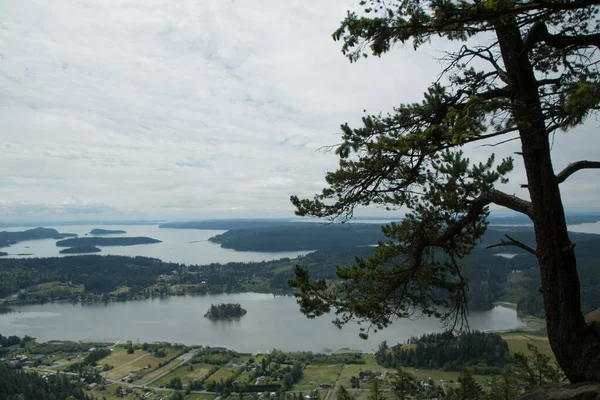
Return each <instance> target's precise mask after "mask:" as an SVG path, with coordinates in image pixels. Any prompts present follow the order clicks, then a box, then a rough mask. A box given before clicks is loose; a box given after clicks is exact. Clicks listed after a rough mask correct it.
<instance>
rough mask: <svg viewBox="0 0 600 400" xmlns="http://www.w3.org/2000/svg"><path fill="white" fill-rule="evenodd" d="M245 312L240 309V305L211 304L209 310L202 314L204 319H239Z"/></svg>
mask: <svg viewBox="0 0 600 400" xmlns="http://www.w3.org/2000/svg"><path fill="white" fill-rule="evenodd" d="M247 312H248V311H246V310H244V309H243V308H242V306H241V305H240V303H221V304H217V305H214V304H211V306H210V309H209V310H208V311H207V312H206V314H204V317H205V318H208V319H213V320H214V319H228V318H239V317H242V316H244V315H246V313H247Z"/></svg>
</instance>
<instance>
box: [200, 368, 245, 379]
mask: <svg viewBox="0 0 600 400" xmlns="http://www.w3.org/2000/svg"><path fill="white" fill-rule="evenodd" d="M240 368H243V367H221V368H219V370H218V371H217V372H215V373H214V374H212V375H211V376H209V377H208V379H207V380H206V381H207V382H211V381H215V382H219V381H220V380H221V379H223V380H224V381H226V380H227V379H229V378H231V377H232V376H233V375H235V373H236V372H237V371H238V370H239V369H240Z"/></svg>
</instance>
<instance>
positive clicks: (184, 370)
mask: <svg viewBox="0 0 600 400" xmlns="http://www.w3.org/2000/svg"><path fill="white" fill-rule="evenodd" d="M213 367H214V366H213V365H210V364H194V365H193V368H194V370H193V371H190V364H186V365H182V366H181V367H179V368H177V369H175V371H173V372H171V373H169V374H168V375H165V376H163V377H162V378H160V379H159V380H157V381H155V382H153V383H152V386H161V385H162V386H166V385H167V384H168V383H169V382H170V381H171V379H173V378H176V377H179V378H181V381H182V382H183V384H184V385H185V384H187V383H188V382H192V381H194V380H197V379H198V380H199V379H202V378H203V377H204V376H205V375H207V374H208V373H209V371H210V370H211V369H212V368H213Z"/></svg>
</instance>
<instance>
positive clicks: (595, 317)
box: [585, 308, 600, 325]
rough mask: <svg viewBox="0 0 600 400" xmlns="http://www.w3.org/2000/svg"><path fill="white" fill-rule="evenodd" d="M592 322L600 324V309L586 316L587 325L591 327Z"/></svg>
mask: <svg viewBox="0 0 600 400" xmlns="http://www.w3.org/2000/svg"><path fill="white" fill-rule="evenodd" d="M592 322H600V308H599V309H597V310H595V311H592V312H589V313H587V314H586V315H585V323H586V324H588V325H591V324H592Z"/></svg>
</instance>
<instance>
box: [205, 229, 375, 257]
mask: <svg viewBox="0 0 600 400" xmlns="http://www.w3.org/2000/svg"><path fill="white" fill-rule="evenodd" d="M208 240H209V241H210V242H212V243H217V244H220V245H221V247H222V248H225V249H233V250H236V251H261V252H278V251H303V250H305V251H306V250H323V249H335V248H349V247H358V246H370V245H374V244H377V242H379V241H380V240H385V236H384V235H383V232H382V231H381V225H380V224H360V223H357V224H355V223H352V224H331V225H322V224H316V223H296V224H294V225H287V226H270V227H262V228H246V229H239V230H229V231H227V232H225V233H222V234H220V235H216V236H213V237H211V238H210V239H208Z"/></svg>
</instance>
